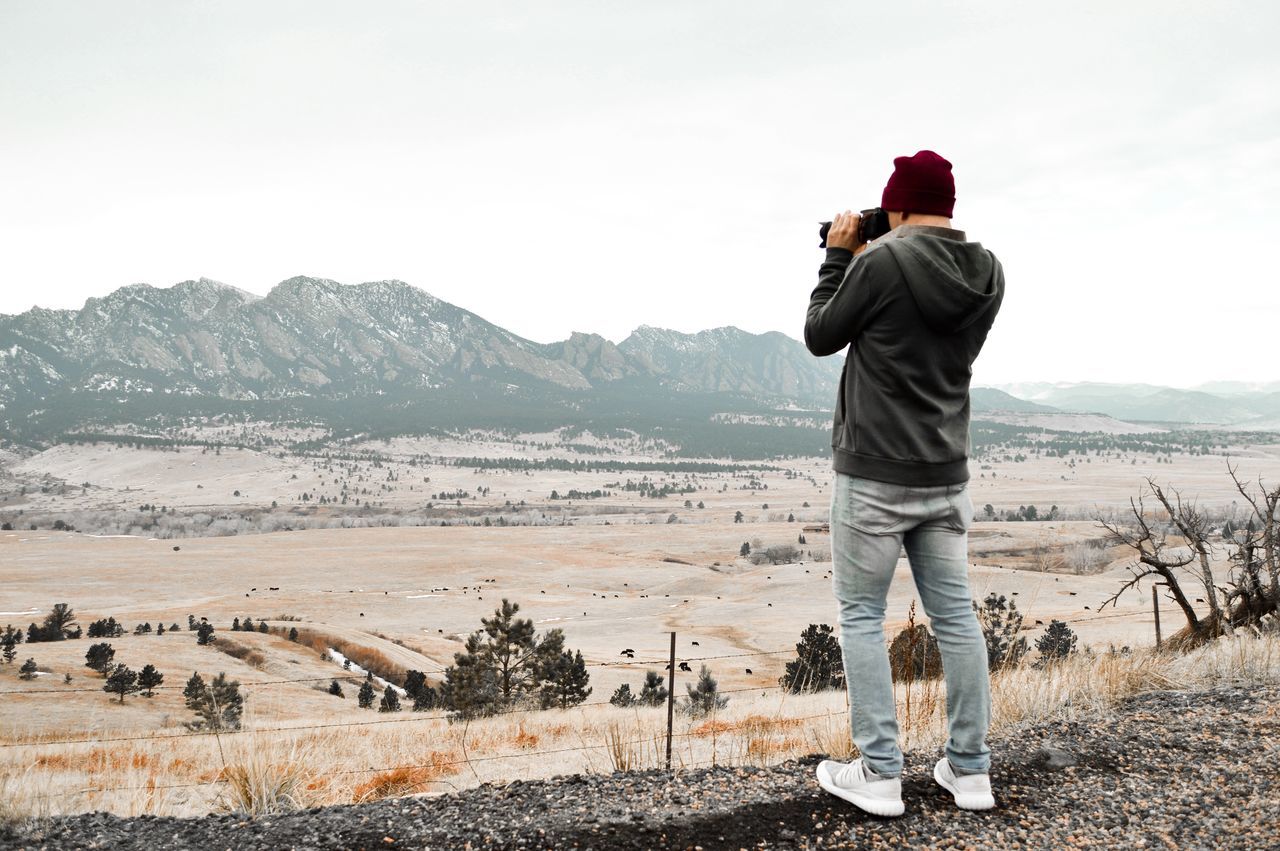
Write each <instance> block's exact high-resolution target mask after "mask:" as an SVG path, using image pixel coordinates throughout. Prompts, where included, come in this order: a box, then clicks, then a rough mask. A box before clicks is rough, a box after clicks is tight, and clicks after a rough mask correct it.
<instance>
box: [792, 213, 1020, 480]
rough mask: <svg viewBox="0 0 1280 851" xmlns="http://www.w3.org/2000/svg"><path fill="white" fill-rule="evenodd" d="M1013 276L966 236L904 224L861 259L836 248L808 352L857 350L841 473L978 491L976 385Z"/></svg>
mask: <svg viewBox="0 0 1280 851" xmlns="http://www.w3.org/2000/svg"><path fill="white" fill-rule="evenodd" d="M1003 298H1004V270H1003V269H1002V268H1001V266H1000V261H999V260H997V259H996V256H995V255H994V254H992V253H991V252H990V251H988V250H987V249H985V248H983V247H982V244H981V243H978V242H968V241H966V240H965V235H964V231H960V230H955V229H953V228H945V227H936V226H933V225H912V224H904V225H899V226H898V227H896V228H894V229H893V230H891V231H890V232H889V233H887V234H885V235H884V236H882V237H881V238H880V239H877V240H875V241H874V242H872V243H871V244H870V245H869V246H868V247H867V248H866V250H864V251H863V252H862V253H861V254H859V255H858V256H857V257H854V255H853V252H852V251H849V250H848V249H845V248H828V249H827V256H826V260H825V261H824V262H823V264H822V266H821V268H820V269H819V272H818V286H817V287H816V288H815V289H814V290H813V294H812V296H811V297H810V301H809V311H808V315H807V317H806V319H805V326H804V341H805V345H806V346H807V347H808V348H809V351H810V352H812V353H813V354H815V355H817V356H819V357H825V356H827V355H833V354H835V353H837V352H839V351H840V350H841V349H843V348H844V347H845V346H849V345H850V344H852V345H851V346H850V348H849V354H848V356H847V357H846V358H845V362H844V370H843V371H842V372H841V374H840V391H839V395H838V397H837V399H836V409H835V418H834V423H833V425H832V431H831V454H832V466H833V467H834V469H835V470H837V471H839V472H842V473H848V474H850V475H854V476H860V477H863V478H868V479H876V480H878V481H882V482H891V483H894V484H903V485H944V484H958V483H960V482H964V481H968V479H969V466H968V457H969V380H970V378H971V377H972V374H973V371H972V367H973V362H974V360H975V359H976V358H977V357H978V352H980V351H981V350H982V344H983V342H985V341H986V338H987V332H988V331H989V330H990V328H991V323H992V322H993V321H994V320H995V318H996V313H997V312H998V311H999V309H1000V302H1001V300H1002V299H1003Z"/></svg>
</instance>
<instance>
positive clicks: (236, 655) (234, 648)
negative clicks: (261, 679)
mask: <svg viewBox="0 0 1280 851" xmlns="http://www.w3.org/2000/svg"><path fill="white" fill-rule="evenodd" d="M213 646H214V648H215V649H217V650H221V651H222V652H223V653H226V654H227V655H228V656H230V657H231V658H233V659H239V660H240V661H241V662H244V663H245V664H246V665H252V666H253V667H255V668H257V669H258V670H262V669H263V668H265V667H266V666H267V657H266V654H264V653H263V652H262V651H261V650H258V649H256V648H253V647H246V646H245V645H243V644H241V643H240V642H238V641H234V640H232V639H230V638H226V637H225V636H218V640H217V641H215V642H213Z"/></svg>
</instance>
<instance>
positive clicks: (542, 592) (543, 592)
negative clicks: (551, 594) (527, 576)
mask: <svg viewBox="0 0 1280 851" xmlns="http://www.w3.org/2000/svg"><path fill="white" fill-rule="evenodd" d="M538 593H539V594H545V593H547V592H546V591H539V592H538Z"/></svg>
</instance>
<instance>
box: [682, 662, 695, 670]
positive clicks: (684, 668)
mask: <svg viewBox="0 0 1280 851" xmlns="http://www.w3.org/2000/svg"><path fill="white" fill-rule="evenodd" d="M679 668H680V670H682V671H689V672H692V670H693V669H692V668H690V667H689V663H688V662H681V663H680V665H679Z"/></svg>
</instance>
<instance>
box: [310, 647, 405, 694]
mask: <svg viewBox="0 0 1280 851" xmlns="http://www.w3.org/2000/svg"><path fill="white" fill-rule="evenodd" d="M329 658H331V659H333V661H335V662H337V663H338V664H339V665H344V663H346V662H347V661H349V660H348V659H347V657H346V656H343V655H342V654H341V653H339V652H338V651H337V650H334V649H333V648H332V647H330V648H329ZM350 671H351V673H353V674H367V673H369V672H368V671H366V670H365V669H364V668H361V667H360V666H359V665H357V664H356V663H355V662H352V663H351V667H350ZM373 681H374V682H375V683H377V684H378V685H379V686H380V687H382V688H383V689H386V687H387V686H391V688H392V689H393V690H394V691H395V693H396V694H398V695H400V696H401V697H407V696H408V695H409V693H408V692H407V691H405V690H404V689H402V688H400V686H398V685H394V684H392V683H389V682H387V681H386V680H384V679H383V678H382V677H380V676H378V675H377V674H374V675H373Z"/></svg>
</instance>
